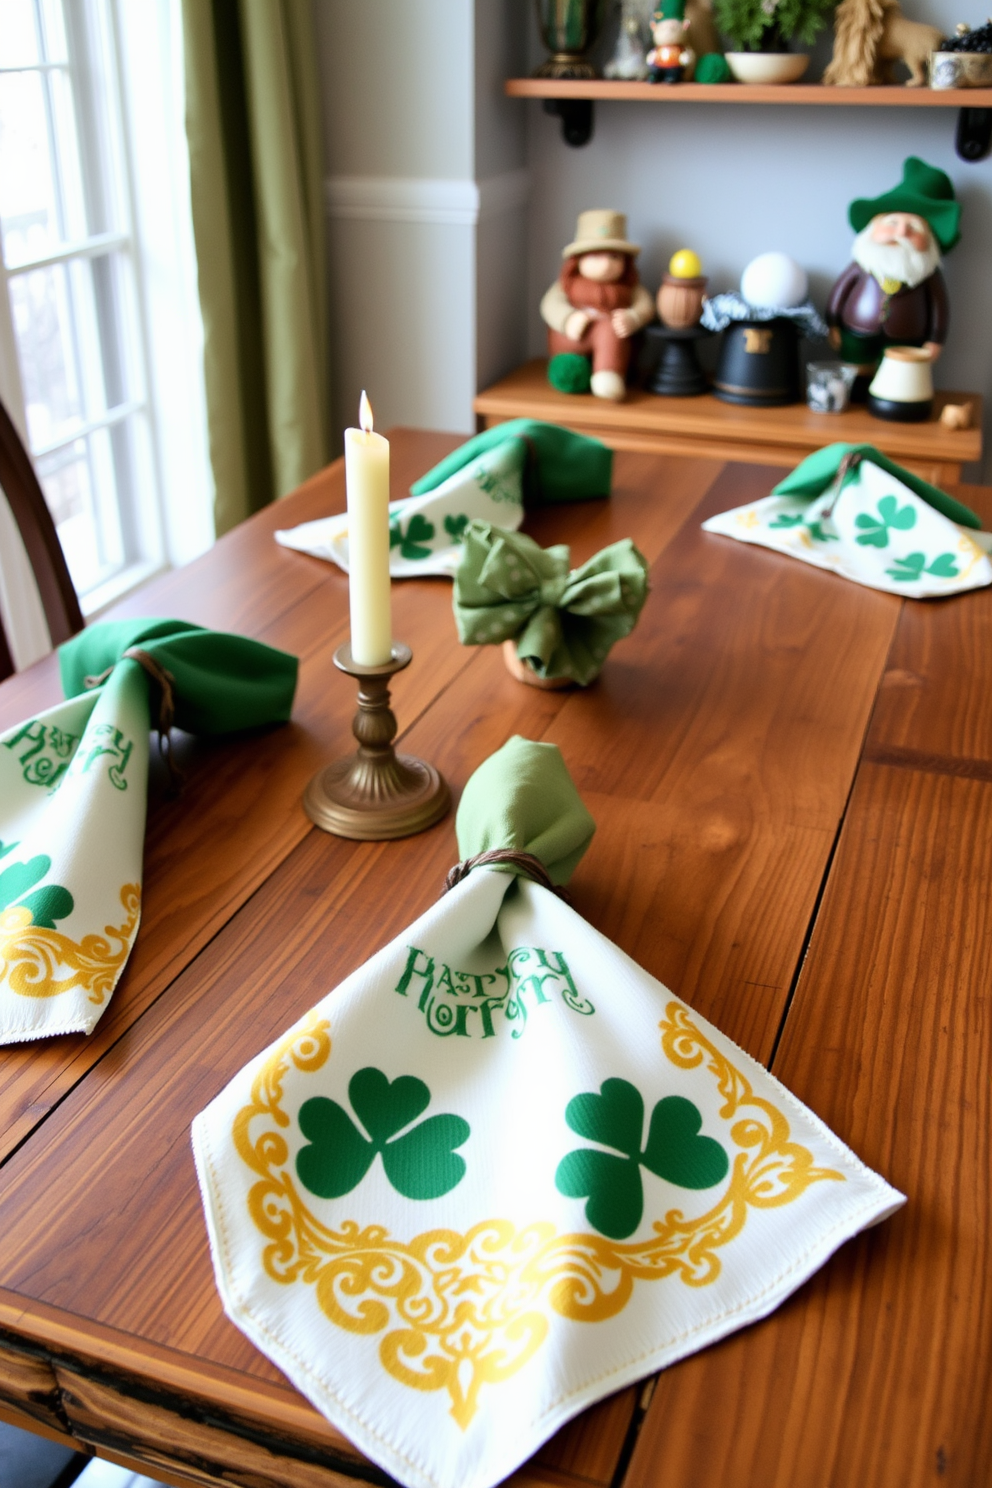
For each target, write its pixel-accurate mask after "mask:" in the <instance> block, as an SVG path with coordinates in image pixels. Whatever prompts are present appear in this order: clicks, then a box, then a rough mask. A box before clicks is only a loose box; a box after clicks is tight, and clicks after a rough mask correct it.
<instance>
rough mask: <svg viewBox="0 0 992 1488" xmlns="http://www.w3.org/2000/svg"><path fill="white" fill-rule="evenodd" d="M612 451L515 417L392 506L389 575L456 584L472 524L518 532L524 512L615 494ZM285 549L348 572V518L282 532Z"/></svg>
mask: <svg viewBox="0 0 992 1488" xmlns="http://www.w3.org/2000/svg"><path fill="white" fill-rule="evenodd" d="M612 464H613V452H612V451H611V450H608V449H607V448H606V446H605V444H600V442H599V440H598V439H587V438H586V437H585V435H583V434H573V433H572V432H571V430H570V429H560V428H559V427H558V426H557V424H541V423H538V422H537V421H536V420H534V419H514V420H513V422H512V423H508V424H497V426H496V427H495V428H494V429H489V430H487V431H486V433H485V434H480V435H479V436H478V438H476V439H470V440H469V441H468V442H467V443H466V444H463V445H462V446H461V447H460V448H459V449H456V450H455V451H454V453H453V454H450V455H448V456H447V458H446V459H444V460H442V461H441V463H440V465H435V466H434V469H433V470H429V471H428V472H427V474H426V475H424V476H422V477H421V478H420V480H418V481H417V482H416V484H415V485H413V486H411V488H410V489H411V493H412V494H411V495H410V496H407V497H404V498H403V500H401V501H392V502H390V505H389V541H390V547H389V572H390V573H391V574H392V576H393V578H394V579H415V578H421V577H423V576H424V575H426V574H438V575H440V576H441V577H443V578H450V577H451V576H452V574H453V573H454V571H455V569H456V568H457V567H458V564H459V562H460V561H461V556H462V540H463V538H464V534H465V529H466V527H467V526H468V524H469V522H471V521H483V522H495V523H496V524H497V526H499V527H505V528H507V530H509V531H514V532H515V531H516V529H517V528H518V527H519V526H520V524H521V522H522V521H523V519H524V507H525V505H526V506H535V505H540V504H541V503H542V502H550V501H588V500H590V499H591V498H593V497H600V496H609V494H610V473H611V469H612ZM275 538H276V542H278V543H280V544H281V545H282V546H283V547H284V548H295V549H296V550H297V552H300V553H310V554H312V555H313V556H314V557H315V558H329V559H330V560H331V562H332V563H336V564H337V565H338V566H339V567H340V568H343V569H344V570H345V572H347V570H348V563H349V557H348V513H347V512H339V513H338V514H337V515H336V516H333V517H318V518H317V519H316V520H315V521H312V522H302V523H301V524H300V526H299V527H291V528H288V529H286V530H285V531H280V532H277V533H276V534H275Z"/></svg>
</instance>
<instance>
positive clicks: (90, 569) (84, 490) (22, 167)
mask: <svg viewBox="0 0 992 1488" xmlns="http://www.w3.org/2000/svg"><path fill="white" fill-rule="evenodd" d="M181 57H182V52H181V18H180V13H179V4H178V0H141V3H140V4H138V5H134V4H133V3H129V0H0V238H2V264H0V280H2V283H0V289H5V290H6V305H5V306H3V307H2V308H0V342H2V340H3V332H4V321H5V320H6V323H7V324H6V328H7V339H8V340H12V342H13V351H14V357H13V358H11V357H10V356H9V355H8V358H7V361H8V368H9V365H10V363H11V362H13V363H14V373H15V379H16V381H17V383H18V384H19V385H18V386H17V387H16V389H15V391H14V393H13V394H12V392H11V388H10V382H11V378H10V376H9V375H8V377H7V378H6V379H5V384H4V395H5V398H6V399H9V400H10V401H12V402H13V404H14V407H12V409H11V412H12V414H13V415H14V417H15V420H16V419H17V418H18V415H20V416H21V417H22V420H23V427H24V429H25V431H26V435H27V440H28V444H29V447H30V450H31V453H32V455H33V457H34V459H35V464H36V468H37V470H38V475H39V479H40V481H41V484H42V488H43V490H44V492H45V496H46V499H47V501H48V504H49V507H50V509H51V511H52V514H53V516H54V518H55V522H56V526H57V528H58V533H59V538H60V540H61V543H62V547H63V550H64V552H65V555H66V559H67V561H68V564H69V569H70V572H71V574H72V578H73V582H74V583H75V586H76V589H77V592H78V593H79V596H80V602H81V604H82V607H83V610H84V613H93V612H94V611H95V610H97V609H99V608H100V607H101V606H102V605H104V604H106V603H107V602H108V601H109V600H110V599H112V598H114V597H116V596H117V595H118V594H119V593H121V592H123V591H124V590H125V589H127V588H129V587H132V586H133V585H134V584H135V583H136V582H138V581H140V580H141V579H142V578H144V577H145V576H147V575H148V574H149V573H151V572H154V571H155V570H156V569H159V568H162V567H164V566H166V565H167V563H168V562H169V561H181V560H184V559H186V558H188V557H191V556H193V554H194V553H195V552H197V551H202V549H203V548H204V547H206V546H208V545H209V542H210V541H211V539H212V528H211V522H210V515H209V513H210V495H211V489H210V488H211V481H210V474H209V464H208V460H207V454H206V434H205V416H204V405H203V396H202V370H201V363H200V354H201V344H202V328H201V326H200V323H199V309H198V306H197V304H196V280H195V258H194V255H193V246H192V229H191V225H190V222H189V181H188V160H187V157H186V153H185V139H184V137H183V133H182V104H183V101H182V65H181ZM4 311H9V316H7V315H5V314H4V313H3V312H4ZM2 350H3V348H2V347H0V352H2ZM18 405H19V406H18ZM177 446H181V450H179V449H178V448H177ZM166 495H168V496H169V497H170V498H171V499H169V500H166V499H163V498H164V497H165V496H166Z"/></svg>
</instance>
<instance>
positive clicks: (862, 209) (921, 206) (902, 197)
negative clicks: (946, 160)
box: [847, 155, 961, 253]
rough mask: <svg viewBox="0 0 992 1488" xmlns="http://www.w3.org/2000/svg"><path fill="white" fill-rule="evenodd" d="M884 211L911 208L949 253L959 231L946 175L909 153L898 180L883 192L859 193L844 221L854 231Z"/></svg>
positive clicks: (957, 208)
mask: <svg viewBox="0 0 992 1488" xmlns="http://www.w3.org/2000/svg"><path fill="white" fill-rule="evenodd" d="M886 212H913V213H915V215H916V216H917V217H922V218H924V220H925V221H927V222H928V223H929V224H930V229H931V231H932V232H933V235H934V237H935V238H936V239H937V242H938V243H939V244H940V246H941V248H942V249H943V251H944V252H945V253H949V252H950V250H951V249H952V248H953V247H954V245H955V243H956V242H957V241H958V239H959V237H960V236H961V234H960V233H959V231H958V226H959V223H960V221H961V206H960V203H959V202H957V201H955V199H954V187H953V185H952V184H951V178H950V176H948V175H946V174H945V173H944V171H942V170H938V169H937V167H936V166H935V165H927V163H926V161H925V160H918V159H917V157H916V156H915V155H910V157H909V159H908V160H904V161H903V167H902V181H901V182H900V184H899V185H898V186H895V187H893V189H892V190H891V191H887V192H885V194H884V195H883V196H876V197H874V198H868V197H861V198H859V199H858V200H857V201H853V202H852V203H851V205H850V208H849V210H848V214H847V216H848V221H849V222H850V224H851V226H852V227H853V228H854V231H855V232H861V230H862V228H865V227H867V226H868V224H869V222H870V221H871V219H872V218H873V217H880V216H882V215H883V214H884V213H886Z"/></svg>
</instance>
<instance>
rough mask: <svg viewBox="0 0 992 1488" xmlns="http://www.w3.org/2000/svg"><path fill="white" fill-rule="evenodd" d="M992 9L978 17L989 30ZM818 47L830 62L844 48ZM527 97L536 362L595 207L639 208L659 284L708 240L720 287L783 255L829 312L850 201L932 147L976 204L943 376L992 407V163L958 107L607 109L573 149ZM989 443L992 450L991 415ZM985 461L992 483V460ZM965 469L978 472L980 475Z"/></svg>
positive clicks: (534, 53) (953, 275)
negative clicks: (679, 258) (977, 150)
mask: <svg viewBox="0 0 992 1488" xmlns="http://www.w3.org/2000/svg"><path fill="white" fill-rule="evenodd" d="M903 9H904V10H905V12H906V14H907V15H909V16H911V17H912V18H914V19H917V20H928V21H930V22H932V24H934V25H936V26H941V27H943V28H945V29H947V30H950V31H952V32H953V29H954V24H955V22H956V21H957V20H959V19H960V18H961V14H962V11H961V8H960V6H959V4H958V3H957V0H928V3H926V4H922V5H921V4H920V3H919V0H906V3H905V4H904V6H903ZM965 9H966V10H967V8H965ZM984 15H985V11H984V9H983V10H981V11H979V12H977V13H976V14H975V15H973V16H971V17H969V19H970V20H971V23H972V24H973V25H978V24H979V23H980V22H981V21H982V20H983V19H984ZM529 47H530V55H531V57H532V58H534V57H538V56H540V55H541V48H540V45H539V42H538V38H537V32H536V27H534V26H533V25H532V28H531V37H530V41H529ZM818 55H821V56H822V55H826V56H829V47H820V48H818ZM786 91H787V90H786V89H783V92H786ZM523 106H524V107H525V108H526V109H527V111H528V116H529V117H528V162H529V165H530V170H531V212H530V228H529V235H528V284H527V299H528V305H529V307H530V313H529V320H528V349H529V352H530V354H531V355H536V354H539V353H541V352H543V350H544V345H545V338H544V333H543V328H542V325H541V322H540V317H539V316H538V314H537V310H536V306H537V303H538V301H539V299H540V296H541V294H542V293H543V291H544V290H545V289H546V287H547V285H548V284H549V283H550V282H551V280H552V279H553V278H554V276H555V274H556V273H557V271H558V264H559V262H560V254H561V249H562V247H563V246H564V244H565V243H567V242H568V241H569V239H570V238H571V236H572V233H573V230H574V227H575V219H576V216H577V214H578V213H579V212H580V211H582V210H583V208H585V207H600V206H602V207H607V206H610V207H616V208H619V209H620V210H622V211H625V212H627V214H628V216H629V219H630V229H631V233H632V236H633V239H634V241H635V242H639V243H641V244H643V250H644V251H643V252H642V254H641V258H640V269H641V277H642V278H643V280H644V281H645V283H646V284H647V285H648V287H649V288H650V289H652V290H653V289H655V288H656V287H657V285H658V284H659V283H660V282H661V275H662V273H663V271H664V269H665V267H666V265H667V262H668V259H669V257H670V256H671V254H672V253H673V252H674V251H675V249H676V248H681V247H691V248H695V250H696V252H697V253H698V254H699V255H700V257H701V258H702V260H703V266H704V271H705V272H706V273H707V274H709V276H710V287H711V290H712V291H713V292H716V291H717V290H720V289H735V288H737V286H738V283H739V280H740V275H741V271H742V269H743V268H744V266H745V265H746V264H747V263H748V261H749V260H750V259H751V258H753V257H754V256H755V255H756V254H758V253H762V252H765V251H766V250H767V249H771V248H777V249H781V250H782V251H783V252H785V253H789V254H791V255H792V257H793V258H796V259H798V260H799V262H800V263H801V264H803V266H804V267H805V268H806V269H807V270H808V272H809V275H810V281H811V286H812V293H813V298H814V299H815V300H816V301H817V303H818V304H819V305H820V307H821V309H822V308H823V304H824V301H825V299H826V295H827V293H828V291H829V289H830V286H831V284H832V283H833V281H834V279H835V278H836V277H837V275H838V274H839V273H840V271H841V270H842V269H843V268H844V266H845V264H847V263H848V261H849V258H850V246H851V240H852V237H853V234H852V232H851V229H850V227H849V226H848V222H847V205H848V203H849V202H850V201H851V200H852V198H854V197H856V196H875V195H877V194H878V193H880V192H882V191H885V190H887V189H888V188H889V187H891V186H893V185H895V184H896V182H897V181H898V180H899V179H900V177H901V174H902V162H903V160H904V159H905V157H906V156H907V155H919V156H921V157H922V158H923V159H924V160H927V161H929V162H930V163H931V164H932V165H937V166H940V167H941V169H942V170H945V171H947V173H948V175H949V176H950V177H951V180H952V181H953V182H954V186H955V191H956V192H957V194H958V197H959V199H960V201H961V202H962V207H963V211H962V241H961V242H960V243H959V245H958V246H957V248H955V249H954V250H953V252H952V253H950V254H949V255H948V257H947V260H946V263H945V266H944V267H945V273H946V277H947V282H948V287H949V291H950V297H951V331H950V336H949V339H948V343H947V347H946V349H945V351H944V354H943V356H942V357H941V359H940V362H939V364H938V366H937V369H936V381H937V384H938V386H940V387H944V388H961V389H966V390H969V391H972V392H980V393H982V394H983V395H984V397H985V399H986V403H987V404H988V403H990V402H992V158H990V159H988V160H983V161H981V162H980V163H979V164H977V165H969V164H966V163H965V162H964V161H963V160H961V159H959V157H958V156H957V154H956V153H955V150H954V130H955V127H956V124H957V111H956V110H955V109H922V108H914V109H909V108H906V109H902V108H877V107H876V108H855V107H841V106H837V107H825V106H822V105H819V106H808V107H802V106H796V105H789V106H785V105H782V106H778V105H775V106H769V107H767V108H765V107H758V106H752V105H736V106H735V105H731V104H724V105H719V106H718V105H715V104H709V105H707V104H680V105H668V104H658V105H652V104H650V103H644V104H638V103H627V104H625V103H608V104H597V105H596V121H595V133H594V136H593V139H592V140H591V141H590V143H589V144H588V145H586V146H584V147H583V148H582V149H578V150H573V149H569V147H568V146H566V145H565V144H563V142H562V140H561V135H560V128H559V125H558V124H557V121H556V120H554V119H552V118H550V117H549V116H547V115H546V114H544V113H543V112H542V110H541V107H540V105H539V104H536V103H527V104H525V105H523ZM985 444H986V449H987V450H989V448H990V446H992V409H987V412H986V428H985ZM984 469H985V478H986V479H992V457H990V455H987V456H986V460H985V464H984ZM966 474H970V475H971V478H973V479H978V478H979V474H978V471H977V468H970V469H969V471H966Z"/></svg>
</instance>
